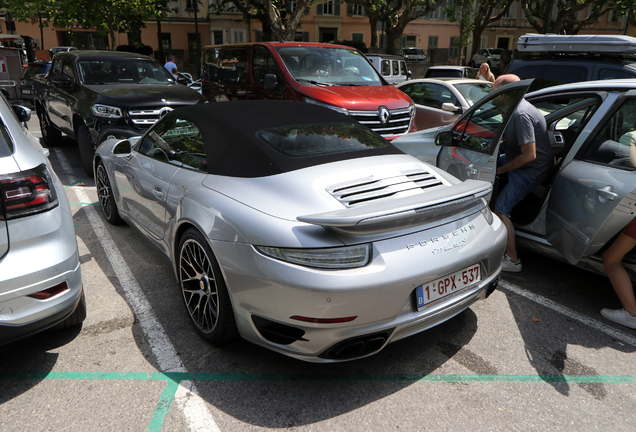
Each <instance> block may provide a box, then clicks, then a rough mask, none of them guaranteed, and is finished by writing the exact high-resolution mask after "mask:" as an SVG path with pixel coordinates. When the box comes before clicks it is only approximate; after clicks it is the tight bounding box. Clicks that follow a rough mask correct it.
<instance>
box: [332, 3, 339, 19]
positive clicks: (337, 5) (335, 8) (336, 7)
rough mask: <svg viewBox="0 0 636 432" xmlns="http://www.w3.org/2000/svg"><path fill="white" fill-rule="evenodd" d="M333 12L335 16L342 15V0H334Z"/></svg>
mask: <svg viewBox="0 0 636 432" xmlns="http://www.w3.org/2000/svg"><path fill="white" fill-rule="evenodd" d="M333 3H334V5H333V14H334V16H340V0H333Z"/></svg>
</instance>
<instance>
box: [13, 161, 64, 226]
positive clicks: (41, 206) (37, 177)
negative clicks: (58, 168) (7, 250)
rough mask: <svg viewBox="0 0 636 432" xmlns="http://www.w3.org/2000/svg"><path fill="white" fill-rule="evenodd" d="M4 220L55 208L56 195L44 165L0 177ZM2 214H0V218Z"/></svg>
mask: <svg viewBox="0 0 636 432" xmlns="http://www.w3.org/2000/svg"><path fill="white" fill-rule="evenodd" d="M0 200H1V201H2V207H3V210H4V218H5V219H7V220H9V219H16V218H19V217H24V216H30V215H32V214H35V213H41V212H44V211H47V210H51V209H52V208H54V207H57V195H56V194H55V189H54V188H53V184H52V181H51V175H50V174H49V171H48V169H47V168H46V165H45V164H42V165H40V166H38V167H36V168H33V169H31V170H27V171H22V172H18V173H13V174H5V175H0ZM2 216H3V214H2V213H0V218H2Z"/></svg>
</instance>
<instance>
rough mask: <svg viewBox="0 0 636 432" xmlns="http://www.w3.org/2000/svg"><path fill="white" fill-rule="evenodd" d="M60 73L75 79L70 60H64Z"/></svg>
mask: <svg viewBox="0 0 636 432" xmlns="http://www.w3.org/2000/svg"><path fill="white" fill-rule="evenodd" d="M62 75H64V76H66V77H69V78H70V79H72V80H73V79H75V72H74V71H73V63H72V62H71V60H66V61H64V65H63V66H62Z"/></svg>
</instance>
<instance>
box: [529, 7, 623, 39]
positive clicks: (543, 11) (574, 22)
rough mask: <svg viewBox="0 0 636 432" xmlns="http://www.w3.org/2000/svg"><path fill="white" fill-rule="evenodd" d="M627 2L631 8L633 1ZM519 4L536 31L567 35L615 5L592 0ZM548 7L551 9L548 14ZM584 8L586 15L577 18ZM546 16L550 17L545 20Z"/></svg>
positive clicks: (590, 22)
mask: <svg viewBox="0 0 636 432" xmlns="http://www.w3.org/2000/svg"><path fill="white" fill-rule="evenodd" d="M629 3H632V4H631V7H632V8H633V2H632V1H630V2H629ZM520 4H521V7H522V8H523V11H524V12H525V13H526V19H527V20H528V22H529V23H530V25H531V26H532V27H534V29H535V30H536V31H537V32H538V33H556V34H568V35H574V34H577V33H578V32H579V31H580V30H581V29H582V28H583V27H585V26H586V25H590V24H593V23H594V22H596V21H597V20H598V19H599V18H600V17H601V16H603V15H604V14H606V13H607V12H608V11H610V10H612V9H614V7H615V2H613V1H607V2H599V1H594V0H536V1H535V0H532V1H530V0H521V3H520ZM548 7H550V9H552V11H551V12H552V13H550V14H549V15H548V13H547V12H548ZM585 8H587V14H586V15H587V16H586V17H585V18H582V19H579V18H578V13H579V12H580V11H582V10H583V9H585ZM554 11H555V12H556V17H555V13H554ZM546 16H549V17H550V18H549V19H548V20H547V22H546V19H545V17H546ZM553 17H554V18H553Z"/></svg>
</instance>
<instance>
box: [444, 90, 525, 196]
mask: <svg viewBox="0 0 636 432" xmlns="http://www.w3.org/2000/svg"><path fill="white" fill-rule="evenodd" d="M531 83H532V80H531V79H528V80H523V81H517V82H515V83H512V84H508V85H506V86H504V87H501V88H499V89H497V90H494V91H492V92H491V93H489V94H488V95H487V96H485V97H484V98H482V99H481V100H480V101H479V102H477V103H476V104H475V105H473V106H472V107H471V108H470V109H469V110H468V111H466V113H465V114H464V115H462V116H461V117H460V118H459V119H458V120H457V121H456V122H455V124H454V125H453V127H452V129H451V130H450V131H442V132H440V133H439V134H437V136H436V137H435V144H437V145H441V146H443V148H442V149H441V151H440V152H439V154H438V156H437V166H438V167H439V168H441V169H443V170H445V171H447V172H448V173H449V174H452V175H454V176H455V177H457V178H458V179H460V180H462V181H464V180H468V179H476V180H486V181H489V182H490V183H493V184H494V182H495V177H496V175H497V158H498V154H499V144H500V141H501V136H502V134H503V132H504V129H505V128H506V125H507V124H508V122H509V121H510V116H511V114H512V113H513V112H514V110H515V109H516V108H517V105H519V102H520V101H521V99H522V98H523V96H524V94H525V93H526V91H527V90H528V88H529V87H530V84H531Z"/></svg>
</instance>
